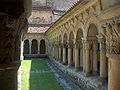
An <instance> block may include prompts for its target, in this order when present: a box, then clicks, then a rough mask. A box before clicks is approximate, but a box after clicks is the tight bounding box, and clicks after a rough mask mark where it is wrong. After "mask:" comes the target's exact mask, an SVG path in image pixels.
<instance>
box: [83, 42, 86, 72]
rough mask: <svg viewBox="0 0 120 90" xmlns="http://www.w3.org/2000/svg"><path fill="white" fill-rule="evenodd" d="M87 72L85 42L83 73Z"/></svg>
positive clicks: (84, 48)
mask: <svg viewBox="0 0 120 90" xmlns="http://www.w3.org/2000/svg"><path fill="white" fill-rule="evenodd" d="M85 72H86V47H85V42H84V40H83V73H85Z"/></svg>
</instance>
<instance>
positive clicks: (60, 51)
mask: <svg viewBox="0 0 120 90" xmlns="http://www.w3.org/2000/svg"><path fill="white" fill-rule="evenodd" d="M61 60H62V58H61V47H60V46H59V61H61Z"/></svg>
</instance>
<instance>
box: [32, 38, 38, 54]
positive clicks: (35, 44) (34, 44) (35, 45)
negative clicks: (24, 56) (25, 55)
mask: <svg viewBox="0 0 120 90" xmlns="http://www.w3.org/2000/svg"><path fill="white" fill-rule="evenodd" d="M31 53H32V54H38V41H37V40H36V39H33V40H32V45H31Z"/></svg>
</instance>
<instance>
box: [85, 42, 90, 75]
mask: <svg viewBox="0 0 120 90" xmlns="http://www.w3.org/2000/svg"><path fill="white" fill-rule="evenodd" d="M85 53H86V60H85V62H86V70H85V76H88V75H89V73H90V67H89V66H90V61H89V42H88V41H86V42H85Z"/></svg>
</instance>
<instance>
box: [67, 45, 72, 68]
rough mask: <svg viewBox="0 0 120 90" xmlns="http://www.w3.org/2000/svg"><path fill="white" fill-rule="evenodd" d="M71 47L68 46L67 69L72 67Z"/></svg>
mask: <svg viewBox="0 0 120 90" xmlns="http://www.w3.org/2000/svg"><path fill="white" fill-rule="evenodd" d="M72 56H73V55H72V47H71V46H70V45H69V46H68V65H69V67H71V66H72Z"/></svg>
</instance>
